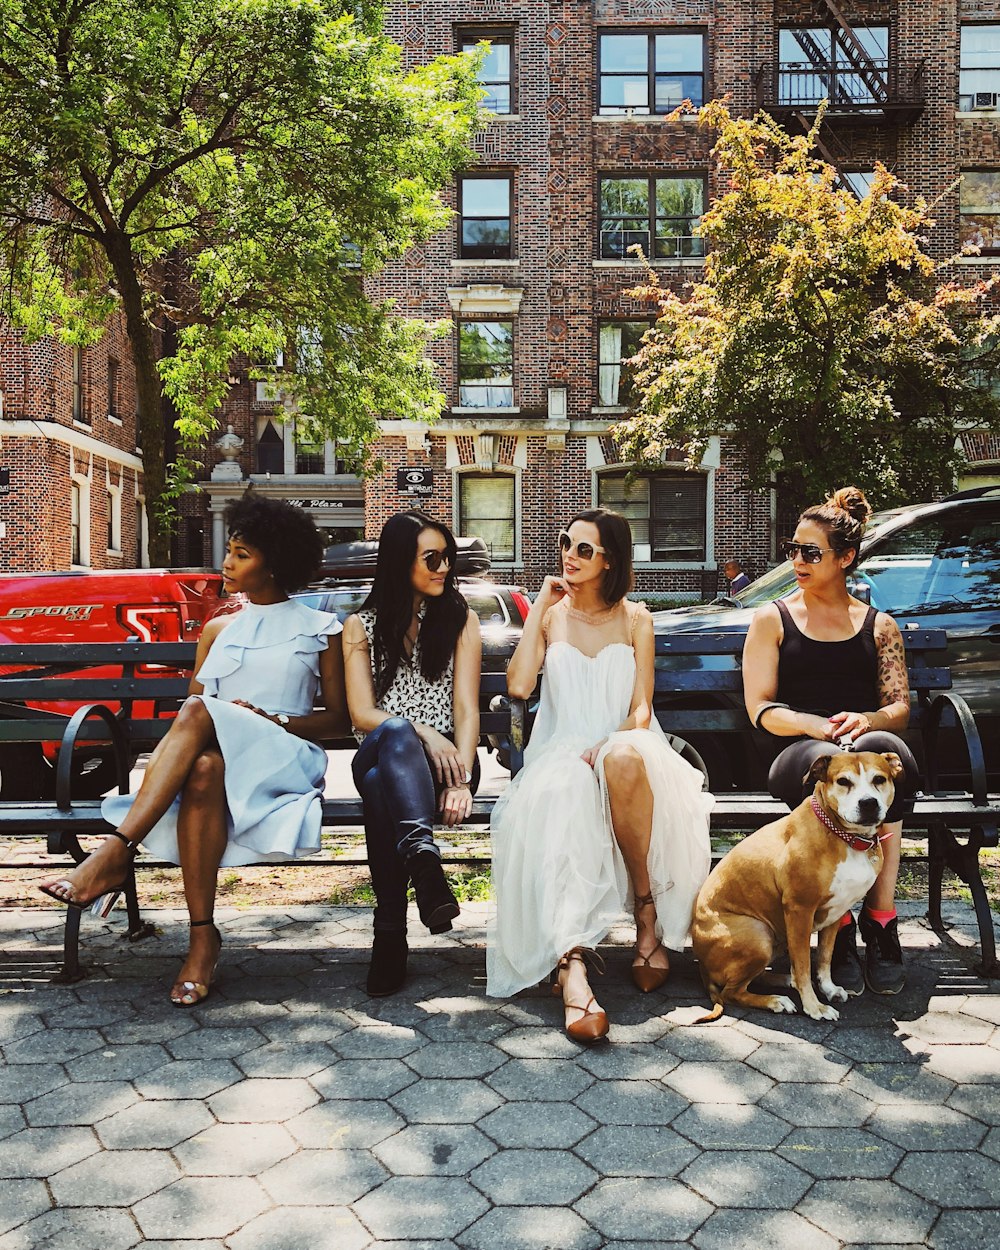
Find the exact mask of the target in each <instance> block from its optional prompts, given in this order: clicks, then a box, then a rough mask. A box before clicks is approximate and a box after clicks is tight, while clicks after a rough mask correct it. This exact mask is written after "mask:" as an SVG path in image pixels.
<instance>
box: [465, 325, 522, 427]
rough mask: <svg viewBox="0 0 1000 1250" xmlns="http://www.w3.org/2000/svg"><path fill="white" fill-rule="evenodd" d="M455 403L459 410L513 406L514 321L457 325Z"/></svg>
mask: <svg viewBox="0 0 1000 1250" xmlns="http://www.w3.org/2000/svg"><path fill="white" fill-rule="evenodd" d="M458 403H459V407H461V408H512V407H513V406H514V323H513V321H460V322H459V323H458Z"/></svg>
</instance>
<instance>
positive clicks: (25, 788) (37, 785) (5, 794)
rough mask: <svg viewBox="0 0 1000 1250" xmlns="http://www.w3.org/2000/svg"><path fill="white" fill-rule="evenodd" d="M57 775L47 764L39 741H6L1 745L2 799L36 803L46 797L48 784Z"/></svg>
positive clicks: (0, 790) (53, 785) (0, 794)
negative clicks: (49, 779) (49, 777)
mask: <svg viewBox="0 0 1000 1250" xmlns="http://www.w3.org/2000/svg"><path fill="white" fill-rule="evenodd" d="M49 775H51V776H52V778H53V781H52V787H53V793H54V787H55V780H54V778H55V773H54V772H53V771H52V769H51V768H50V767H49V766H48V764H46V762H45V757H44V756H43V755H42V748H41V746H39V745H38V744H37V743H35V742H5V743H3V744H2V745H0V799H2V800H3V801H4V802H5V803H6V802H9V801H14V802H16V801H18V800H21V801H25V802H34V801H36V800H38V799H43V798H46V797H47V796H46V793H45V791H46V781H47V778H48V776H49Z"/></svg>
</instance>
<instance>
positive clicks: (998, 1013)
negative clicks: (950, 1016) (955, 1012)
mask: <svg viewBox="0 0 1000 1250" xmlns="http://www.w3.org/2000/svg"><path fill="white" fill-rule="evenodd" d="M959 1010H960V1011H961V1012H962V1014H963V1015H965V1016H975V1017H976V1019H978V1020H988V1021H989V1023H990V1024H1000V997H998V996H997V995H996V994H995V993H992V992H990V993H985V994H970V995H969V996H968V997H967V998H966V1000H965V1002H964V1003H963V1004H962V1006H961V1007H960V1008H959ZM993 1041H994V1042H996V1037H995V1036H994V1038H993Z"/></svg>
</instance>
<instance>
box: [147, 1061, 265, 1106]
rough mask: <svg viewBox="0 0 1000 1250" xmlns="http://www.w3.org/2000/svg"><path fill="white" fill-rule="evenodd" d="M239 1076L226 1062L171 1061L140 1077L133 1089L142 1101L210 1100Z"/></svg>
mask: <svg viewBox="0 0 1000 1250" xmlns="http://www.w3.org/2000/svg"><path fill="white" fill-rule="evenodd" d="M241 1077H242V1073H241V1072H240V1070H239V1068H237V1067H236V1065H235V1064H233V1063H231V1062H230V1061H229V1060H228V1059H174V1060H173V1061H172V1062H170V1063H165V1064H164V1065H163V1067H161V1068H156V1069H155V1070H154V1071H153V1072H150V1073H149V1075H148V1076H144V1077H139V1078H138V1079H137V1080H136V1081H135V1087H136V1089H137V1090H138V1091H139V1093H140V1094H142V1096H143V1098H157V1099H159V1098H209V1097H211V1095H212V1094H217V1093H218V1092H219V1091H220V1090H223V1089H227V1088H228V1087H229V1086H230V1085H234V1084H235V1083H236V1082H237V1081H239V1080H240V1079H241Z"/></svg>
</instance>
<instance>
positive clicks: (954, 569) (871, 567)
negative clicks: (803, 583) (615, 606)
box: [654, 486, 1000, 789]
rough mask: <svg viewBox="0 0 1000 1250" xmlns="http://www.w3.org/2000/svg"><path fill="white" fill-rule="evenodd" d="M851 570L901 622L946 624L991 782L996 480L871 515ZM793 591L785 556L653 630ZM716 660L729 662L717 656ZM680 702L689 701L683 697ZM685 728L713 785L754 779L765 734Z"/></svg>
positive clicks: (857, 585) (858, 587)
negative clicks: (738, 738) (726, 734)
mask: <svg viewBox="0 0 1000 1250" xmlns="http://www.w3.org/2000/svg"><path fill="white" fill-rule="evenodd" d="M852 576H853V578H854V581H853V585H852V591H853V593H855V594H856V595H857V596H858V597H859V598H862V599H866V600H868V601H869V602H870V603H871V604H872V605H873V606H874V607H876V608H878V609H879V610H880V611H883V612H888V613H889V614H890V615H891V616H893V617H894V618H895V620H896V622H897V624H898V625H899V627H900V628H901V629H905V628H906V627H907V626H908V625H916V626H924V627H926V628H932V629H945V630H947V631H948V660H949V663H950V666H951V674H952V681H953V684H954V689H955V690H957V691H958V693H959V694H961V695H963V696H964V698H965V699H966V700H967V701H968V703H969V705H970V707H971V708H972V710H973V712H974V713H975V715H976V721H977V723H978V725H979V729H980V732H981V734H982V736H983V744H984V747H985V750H986V763H987V769H988V771H989V773H990V775H991V778H992V780H993V783H995V781H996V778H997V777H998V775H1000V486H988V487H981V488H978V489H976V490H969V491H962V492H960V493H959V494H957V495H951V496H949V497H948V498H947V499H943V500H941V501H940V502H939V503H931V504H919V505H916V506H914V507H911V508H896V509H893V510H891V511H888V512H882V513H879V514H877V515H876V516H875V517H874V518H873V519H872V522H871V524H870V526H869V529H868V533H867V535H866V536H865V539H864V542H863V543H862V547H861V561H860V563H859V565H858V567H857V569H856V570H855V571H854V574H853V575H852ZM794 590H795V575H794V573H793V571H792V565H791V562H790V561H786V562H785V563H783V564H780V565H778V566H777V568H774V569H772V570H771V571H770V572H769V573H765V574H764V576H763V577H760V578H758V579H757V580H756V581H755V582H752V583H751V584H750V585H749V586H747V587H746V588H745V589H744V590H742V591H740V593H739V594H738V595H736V596H735V597H732V598H728V597H727V598H721V599H717V600H715V601H714V602H713V603H710V604H703V605H699V606H697V607H691V608H679V609H676V610H674V611H669V612H657V613H656V614H655V615H654V621H655V627H656V632H657V633H658V634H666V633H674V632H682V633H697V632H699V631H702V630H704V631H714V630H718V629H726V630H738V629H746V628H748V626H749V624H750V619H751V617H752V616H753V609H755V608H757V607H758V606H759V605H761V604H764V603H770V602H771V601H772V600H774V599H782V598H784V597H785V596H787V595H790V594H791V593H792V591H794ZM718 662H719V663H720V664H729V663H732V661H731V660H730V659H729V658H728V657H724V656H720V657H719V660H718ZM707 697H710V696H706V698H707ZM730 703H731V700H730ZM685 705H687V706H695V705H693V704H692V703H691V701H690V700H687V701H685ZM705 706H709V705H708V704H707V703H706V704H705ZM688 736H689V737H690V738H691V739H692V742H693V744H694V745H695V746H696V747H697V749H698V751H699V752H700V753H701V754H702V755H703V757H704V758H705V760H706V762H707V763H708V767H709V773H710V775H711V782H712V786H713V788H719V789H724V788H726V787H728V786H731V785H737V786H740V787H746V788H751V789H752V788H763V787H764V784H765V780H766V765H767V763H768V762H769V756H768V746H769V745H770V744H769V743H768V741H767V739H766V736H765V735H763V734H755V733H753V732H752V731H750V730H748V731H747V735H746V738H745V740H744V741H743V742H741V743H740V745H739V748H738V749H736V750H732V751H730V752H728V753H727V750H726V747H725V745H724V740H720V739H713V737H712V736H711V735H710V734H705V735H701V734H690V735H688Z"/></svg>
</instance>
